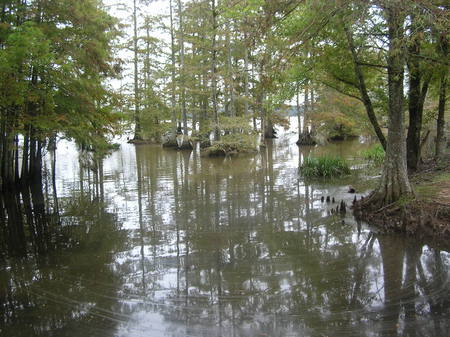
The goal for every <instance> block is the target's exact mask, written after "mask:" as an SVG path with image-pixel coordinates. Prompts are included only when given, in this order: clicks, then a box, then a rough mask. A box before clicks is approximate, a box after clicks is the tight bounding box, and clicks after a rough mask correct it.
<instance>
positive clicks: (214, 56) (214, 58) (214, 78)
mask: <svg viewBox="0 0 450 337" xmlns="http://www.w3.org/2000/svg"><path fill="white" fill-rule="evenodd" d="M211 10H212V25H213V36H212V58H211V68H212V79H211V81H212V103H213V118H214V124H215V125H214V140H215V141H219V140H220V130H219V115H218V111H217V64H216V63H217V45H216V38H217V36H216V35H217V10H216V0H211Z"/></svg>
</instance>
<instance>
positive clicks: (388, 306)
mask: <svg viewBox="0 0 450 337" xmlns="http://www.w3.org/2000/svg"><path fill="white" fill-rule="evenodd" d="M289 142H290V140H289V139H288V137H287V136H285V137H282V138H281V139H279V140H276V141H275V142H274V143H272V142H270V143H268V144H267V147H266V148H265V149H264V150H263V151H262V152H261V154H259V155H257V156H254V157H243V158H234V159H231V160H229V159H227V160H223V159H219V158H216V159H206V158H201V157H200V155H199V152H198V151H197V149H196V150H194V151H192V152H177V151H168V150H163V149H161V148H159V147H156V146H136V147H132V146H129V145H126V144H124V145H123V146H122V149H121V151H119V152H117V153H115V154H114V155H113V156H112V157H111V158H108V159H106V160H104V161H101V163H100V162H97V164H96V165H93V164H92V162H91V161H89V160H88V161H87V162H88V164H89V165H86V161H85V160H84V159H83V158H82V157H80V159H79V160H76V161H75V164H73V165H74V166H70V167H72V170H71V171H70V172H67V173H66V175H65V177H66V178H62V177H63V176H61V177H60V178H59V180H58V182H57V184H55V185H56V186H58V193H59V198H58V207H53V206H52V207H48V206H47V205H55V202H54V201H52V200H54V198H52V197H46V195H45V194H43V193H42V191H45V186H41V188H39V189H35V190H34V192H35V194H36V195H35V196H33V195H32V193H31V192H32V190H31V189H30V193H29V194H30V195H29V197H28V198H29V200H30V201H29V202H28V201H27V196H24V195H23V192H22V194H19V195H18V194H17V193H16V194H14V193H13V194H12V195H11V196H3V197H2V198H3V199H2V202H3V205H4V207H3V210H2V212H3V213H2V217H1V218H2V219H3V220H2V221H3V222H2V229H3V231H2V240H0V241H1V250H2V260H1V263H0V268H1V269H0V278H1V282H0V303H1V306H0V308H1V309H0V310H1V317H2V320H1V322H0V335H1V336H80V335H92V336H264V335H267V336H374V335H375V336H377V335H380V336H436V337H437V336H444V335H447V334H448V332H449V327H450V324H449V322H448V317H449V314H450V309H449V304H450V303H449V293H450V292H449V290H450V289H449V282H448V280H449V275H448V270H449V269H448V267H449V264H450V259H449V258H450V255H449V254H448V253H447V252H445V251H440V250H437V249H435V248H432V247H430V246H428V245H424V244H423V243H421V242H418V241H415V240H413V239H404V238H400V237H392V236H382V235H377V234H375V233H372V232H371V231H370V230H369V228H367V227H366V226H365V225H364V224H360V225H359V226H357V224H356V223H355V220H354V219H353V218H352V217H351V215H350V214H347V215H346V216H345V217H341V216H337V215H334V214H331V212H330V210H331V208H332V207H335V205H332V204H327V203H321V201H320V198H321V196H323V195H325V196H326V195H333V196H335V197H336V199H337V200H341V199H345V200H346V201H347V202H350V201H351V198H352V197H353V196H352V195H348V194H347V193H346V189H347V185H346V184H347V183H349V182H352V184H353V185H356V188H357V189H358V190H359V191H361V190H364V189H365V188H367V183H366V181H363V180H361V182H359V183H358V182H357V183H356V184H355V182H354V181H355V180H356V179H355V177H351V178H349V179H348V181H343V182H342V181H334V182H333V181H332V182H305V181H303V180H302V179H300V178H299V175H298V170H299V165H300V163H301V158H302V157H303V158H304V157H305V156H307V155H309V153H311V152H315V151H318V149H315V148H305V149H302V150H301V151H300V152H299V150H298V149H297V148H296V147H290V146H288V145H289ZM337 146H338V145H332V146H330V147H329V148H328V151H334V150H335V149H333V147H334V148H336V147H337ZM341 146H342V145H341ZM360 146H362V145H359V144H353V145H351V144H347V146H343V148H342V149H340V151H342V153H343V154H344V155H346V156H347V157H349V156H350V157H351V156H354V153H355V152H356V151H357V149H356V148H358V147H360ZM319 151H327V149H319ZM64 165H66V169H67V163H64ZM77 165H78V167H77ZM86 166H87V167H86ZM74 167H75V168H74ZM57 170H58V168H57ZM59 170H61V167H59ZM74 172H76V174H75V173H74ZM72 174H73V175H75V176H76V178H75V179H71V178H70V177H71V176H72ZM67 177H69V179H68V178H67ZM39 191H41V193H39ZM49 195H50V193H49ZM11 197H12V199H11ZM6 198H9V199H6ZM11 200H12V201H11ZM28 204H29V206H27V205H28ZM27 207H31V209H28V210H27ZM14 210H16V211H14ZM17 210H20V211H17ZM38 229H39V230H38ZM33 233H34V234H33Z"/></svg>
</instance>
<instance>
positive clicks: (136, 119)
mask: <svg viewBox="0 0 450 337" xmlns="http://www.w3.org/2000/svg"><path fill="white" fill-rule="evenodd" d="M133 49H134V60H133V63H134V139H135V140H140V139H142V137H141V119H140V116H139V114H140V111H139V110H140V103H141V102H140V95H139V78H138V29H137V6H136V0H133Z"/></svg>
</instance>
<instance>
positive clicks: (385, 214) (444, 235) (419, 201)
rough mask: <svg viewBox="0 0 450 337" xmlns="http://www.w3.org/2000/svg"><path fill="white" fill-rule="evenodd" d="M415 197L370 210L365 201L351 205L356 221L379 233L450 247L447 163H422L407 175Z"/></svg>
mask: <svg viewBox="0 0 450 337" xmlns="http://www.w3.org/2000/svg"><path fill="white" fill-rule="evenodd" d="M410 180H411V182H412V184H413V186H414V191H415V198H413V199H409V200H402V201H399V202H396V203H393V204H391V205H387V206H385V207H383V208H381V209H378V210H373V209H371V208H370V205H368V204H367V203H365V202H364V201H358V202H357V203H356V204H355V206H354V214H355V216H356V217H357V218H359V219H361V220H364V221H366V222H367V223H369V224H370V225H373V226H375V227H376V228H377V229H378V230H379V231H382V232H405V233H407V234H410V235H414V236H420V237H426V238H432V239H433V240H436V241H439V242H442V243H445V245H449V244H450V160H449V161H447V163H446V165H442V164H441V165H439V167H437V166H436V164H435V163H434V162H427V163H424V164H423V165H422V167H421V169H420V171H418V172H416V173H415V174H413V175H411V176H410Z"/></svg>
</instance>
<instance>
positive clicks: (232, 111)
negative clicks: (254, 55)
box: [225, 0, 236, 117]
mask: <svg viewBox="0 0 450 337" xmlns="http://www.w3.org/2000/svg"><path fill="white" fill-rule="evenodd" d="M228 6H231V4H230V1H229V0H228ZM229 20H230V19H228V20H227V23H226V37H225V39H226V46H227V77H228V78H227V82H228V96H229V99H230V100H229V103H228V113H229V115H230V116H231V117H234V116H235V115H236V113H235V109H234V83H233V57H232V50H231V37H230V35H231V28H230V23H229Z"/></svg>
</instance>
